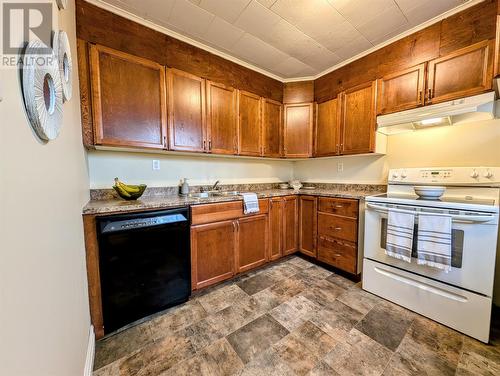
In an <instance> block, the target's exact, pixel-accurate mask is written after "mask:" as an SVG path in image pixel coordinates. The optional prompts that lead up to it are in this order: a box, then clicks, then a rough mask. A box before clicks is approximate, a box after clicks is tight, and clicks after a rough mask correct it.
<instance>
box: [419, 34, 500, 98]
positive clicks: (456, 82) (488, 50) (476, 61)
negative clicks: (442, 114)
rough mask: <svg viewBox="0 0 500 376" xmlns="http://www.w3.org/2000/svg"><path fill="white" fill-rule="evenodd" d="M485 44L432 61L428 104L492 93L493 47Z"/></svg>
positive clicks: (428, 82) (487, 42) (475, 45)
mask: <svg viewBox="0 0 500 376" xmlns="http://www.w3.org/2000/svg"><path fill="white" fill-rule="evenodd" d="M491 43H493V42H490V41H487V40H485V41H483V42H479V43H476V44H474V45H472V46H469V47H466V48H462V49H460V50H458V51H455V52H454V53H451V54H449V55H447V56H443V57H440V58H438V59H435V60H431V61H430V62H429V78H428V80H427V85H428V87H427V99H426V100H427V102H428V103H438V102H443V101H448V100H452V99H455V98H461V97H466V96H470V95H474V94H479V93H482V92H485V91H488V90H491V84H492V78H493V72H492V69H493V56H492V55H493V51H492V50H493V48H492V46H491Z"/></svg>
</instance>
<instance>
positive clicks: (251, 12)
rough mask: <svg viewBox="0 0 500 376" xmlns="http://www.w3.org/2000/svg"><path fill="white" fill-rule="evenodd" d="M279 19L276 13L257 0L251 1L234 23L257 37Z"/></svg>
mask: <svg viewBox="0 0 500 376" xmlns="http://www.w3.org/2000/svg"><path fill="white" fill-rule="evenodd" d="M280 20H281V18H280V17H279V16H278V15H277V14H275V13H273V12H271V11H269V9H267V8H266V7H265V6H263V5H262V4H260V3H258V2H257V1H252V2H251V3H250V4H249V5H248V6H247V7H246V8H245V10H244V11H243V13H241V15H240V17H239V18H238V19H237V20H236V22H235V23H234V25H235V26H238V27H239V28H240V29H243V30H245V31H247V32H249V33H251V34H253V35H255V36H258V37H259V36H262V35H265V34H267V33H269V32H270V31H271V29H272V28H273V26H274V25H276V24H277V23H278V22H279V21H280Z"/></svg>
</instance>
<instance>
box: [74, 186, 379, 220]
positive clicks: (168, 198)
mask: <svg viewBox="0 0 500 376" xmlns="http://www.w3.org/2000/svg"><path fill="white" fill-rule="evenodd" d="M342 188H345V189H339V188H333V187H332V188H323V187H318V188H317V189H314V190H305V189H301V190H300V191H293V190H291V189H266V190H254V192H255V193H257V195H258V197H259V198H269V197H279V196H289V195H309V196H323V197H339V198H354V199H363V198H364V197H366V196H371V195H375V194H379V193H382V192H383V191H384V190H383V189H382V187H381V186H373V187H371V186H362V188H365V189H359V187H357V188H358V189H354V187H353V189H348V188H349V187H342ZM241 200H243V198H242V197H241V196H230V197H221V196H212V197H208V198H195V197H183V196H179V195H175V194H167V195H155V196H144V197H141V198H140V199H139V200H137V201H125V200H123V199H120V198H112V199H104V200H95V199H93V200H91V201H89V203H88V204H87V205H85V207H84V208H83V214H84V215H104V214H117V213H126V212H132V211H142V210H152V209H168V208H175V207H181V206H189V205H200V204H209V203H215V202H228V201H241Z"/></svg>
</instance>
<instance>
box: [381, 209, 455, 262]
mask: <svg viewBox="0 0 500 376" xmlns="http://www.w3.org/2000/svg"><path fill="white" fill-rule="evenodd" d="M381 219H382V225H381V228H380V247H381V248H383V249H385V246H386V244H387V218H381ZM417 233H418V224H415V226H414V229H413V234H414V236H413V245H412V252H411V257H414V258H417V245H418V240H417V236H416V234H417ZM463 251H464V231H463V230H455V229H453V230H452V231H451V266H452V267H454V268H461V267H462V255H463Z"/></svg>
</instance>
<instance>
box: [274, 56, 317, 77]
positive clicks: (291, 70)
mask: <svg viewBox="0 0 500 376" xmlns="http://www.w3.org/2000/svg"><path fill="white" fill-rule="evenodd" d="M271 70H272V71H273V72H274V73H276V74H278V75H280V76H282V77H286V78H290V77H297V76H299V75H302V74H303V72H310V73H308V74H313V72H314V71H315V70H314V69H313V68H311V67H310V66H308V65H306V64H304V63H303V62H301V61H300V60H297V59H295V58H294V57H289V58H288V59H286V60H284V61H282V62H281V63H279V64H278V65H276V66H274V67H272V68H271Z"/></svg>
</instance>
